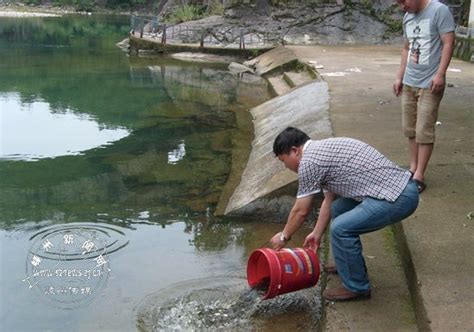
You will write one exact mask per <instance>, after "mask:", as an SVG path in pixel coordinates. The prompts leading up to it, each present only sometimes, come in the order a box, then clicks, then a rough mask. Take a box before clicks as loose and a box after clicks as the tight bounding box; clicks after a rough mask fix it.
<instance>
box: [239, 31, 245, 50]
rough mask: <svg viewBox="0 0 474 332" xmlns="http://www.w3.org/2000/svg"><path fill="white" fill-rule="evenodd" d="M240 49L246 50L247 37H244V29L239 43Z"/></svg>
mask: <svg viewBox="0 0 474 332" xmlns="http://www.w3.org/2000/svg"><path fill="white" fill-rule="evenodd" d="M239 48H240V49H244V50H245V37H244V31H243V30H240V44H239Z"/></svg>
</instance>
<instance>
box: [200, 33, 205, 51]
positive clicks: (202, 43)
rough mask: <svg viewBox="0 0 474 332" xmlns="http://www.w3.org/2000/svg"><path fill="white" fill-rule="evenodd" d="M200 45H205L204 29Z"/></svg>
mask: <svg viewBox="0 0 474 332" xmlns="http://www.w3.org/2000/svg"><path fill="white" fill-rule="evenodd" d="M200 46H201V47H204V29H203V30H201V43H200Z"/></svg>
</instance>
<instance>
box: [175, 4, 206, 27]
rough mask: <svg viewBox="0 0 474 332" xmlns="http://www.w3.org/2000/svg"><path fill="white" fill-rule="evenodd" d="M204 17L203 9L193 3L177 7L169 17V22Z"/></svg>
mask: <svg viewBox="0 0 474 332" xmlns="http://www.w3.org/2000/svg"><path fill="white" fill-rule="evenodd" d="M201 17H202V11H201V10H200V8H199V7H197V6H193V5H184V6H179V7H176V8H175V9H174V10H173V11H172V12H171V14H170V15H169V16H168V17H167V19H166V20H167V21H168V22H169V23H181V22H187V21H193V20H197V19H199V18H201Z"/></svg>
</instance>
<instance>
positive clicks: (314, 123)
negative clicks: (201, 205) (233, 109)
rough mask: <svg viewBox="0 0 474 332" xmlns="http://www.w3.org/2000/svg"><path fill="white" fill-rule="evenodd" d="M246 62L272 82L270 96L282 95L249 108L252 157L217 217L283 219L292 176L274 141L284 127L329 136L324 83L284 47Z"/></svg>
mask: <svg viewBox="0 0 474 332" xmlns="http://www.w3.org/2000/svg"><path fill="white" fill-rule="evenodd" d="M247 64H249V65H251V66H253V67H254V69H255V72H256V73H259V74H260V75H262V76H264V77H266V78H267V79H268V80H269V81H270V82H271V83H272V80H273V83H272V87H273V90H274V93H275V94H278V91H280V93H281V95H279V96H277V97H275V98H273V99H271V100H269V101H267V102H266V103H264V104H262V105H259V106H257V107H255V108H253V109H251V110H250V113H251V114H252V118H253V124H254V133H255V137H254V140H253V142H252V148H251V152H250V156H249V159H248V161H247V165H246V167H245V169H244V171H243V174H242V176H241V180H240V183H239V184H238V185H237V187H236V188H235V190H234V192H233V193H232V195H231V196H230V198H228V199H226V198H223V199H222V200H221V202H220V204H219V206H218V209H217V213H218V214H219V213H223V214H226V215H260V214H266V215H269V214H272V215H286V213H287V212H288V209H289V208H290V207H291V205H292V203H293V200H294V190H292V189H291V185H292V184H294V183H295V180H296V174H295V173H293V172H290V171H288V170H286V169H285V168H284V167H283V165H282V164H281V162H279V161H278V160H277V159H276V158H275V156H274V155H273V152H272V151H273V150H272V148H273V141H274V139H275V136H276V134H278V133H279V132H280V131H282V130H283V129H285V128H286V127H288V126H294V127H298V128H300V129H302V130H304V131H305V132H307V133H308V135H310V136H311V137H314V138H316V139H318V138H319V139H320V138H327V137H330V136H332V129H331V125H330V122H329V94H328V87H327V83H326V82H325V81H323V80H320V79H318V78H316V79H313V77H317V74H316V73H315V72H311V70H310V69H309V68H306V66H304V65H301V66H298V64H297V59H296V57H295V55H294V53H293V52H292V51H291V50H288V49H286V48H284V47H280V48H276V49H274V50H272V51H270V52H268V53H266V54H264V55H262V56H260V57H258V58H256V59H255V60H253V61H251V62H249V63H247ZM275 82H276V83H275ZM276 84H278V88H277V89H275V86H276ZM276 90H278V91H276ZM289 187H290V188H289Z"/></svg>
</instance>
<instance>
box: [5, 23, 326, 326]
mask: <svg viewBox="0 0 474 332" xmlns="http://www.w3.org/2000/svg"><path fill="white" fill-rule="evenodd" d="M128 30H129V18H127V17H120V16H105V15H104V16H94V15H92V16H64V17H61V18H14V19H13V18H2V19H1V21H0V57H1V59H2V61H1V62H0V76H1V80H0V112H1V117H0V119H1V142H0V241H1V242H0V245H1V263H2V269H1V272H0V273H1V281H0V283H1V285H2V287H1V299H0V305H1V313H0V315H1V317H0V322H1V323H0V327H1V329H2V330H5V331H32V330H49V331H59V330H64V329H67V330H71V331H84V330H116V331H134V330H143V331H151V330H183V329H185V330H202V329H227V330H228V329H242V328H245V329H247V330H254V329H274V328H275V326H278V327H282V326H283V327H285V328H292V329H307V328H312V327H314V326H315V324H317V320H318V313H319V302H318V300H317V299H316V297H315V296H314V297H312V298H310V299H307V298H306V297H305V296H307V295H288V296H281V297H279V298H278V299H275V300H270V301H265V302H261V301H260V300H259V298H258V296H256V295H255V294H253V293H252V292H250V291H249V290H248V289H247V286H246V280H245V267H246V260H247V258H248V256H249V254H250V252H251V251H252V250H254V249H256V248H259V247H261V246H263V245H265V243H266V241H267V240H268V239H269V238H270V237H271V236H272V235H273V234H274V233H275V232H277V231H279V230H280V229H281V227H282V226H281V224H277V223H274V222H273V221H274V220H249V219H243V218H241V219H239V218H232V219H230V218H217V217H214V210H215V207H216V204H217V202H218V201H219V199H220V196H221V194H222V192H223V188H224V185H225V183H226V180H227V178H228V176H229V173H230V170H231V167H232V165H231V159H232V153H234V154H235V148H236V146H240V147H244V149H243V150H242V151H240V152H239V156H240V159H241V161H242V162H245V158H246V155H247V154H248V152H249V148H250V142H251V139H252V131H253V128H252V124H251V118H250V115H249V113H248V112H247V110H248V109H249V108H251V107H253V106H256V105H258V104H260V103H262V102H264V101H265V100H267V99H268V98H269V96H268V93H267V87H266V85H265V82H264V81H262V80H261V79H259V78H257V77H251V76H246V77H244V78H239V77H235V76H233V75H232V74H231V73H230V72H228V70H227V65H226V64H212V65H211V64H207V65H204V64H199V65H197V64H195V63H187V62H180V61H178V60H174V59H171V58H168V57H165V56H161V57H146V58H138V57H128V56H127V54H125V53H124V52H122V51H121V50H119V49H118V48H117V47H116V46H115V43H117V42H119V41H120V40H122V39H123V37H124V36H126V34H127V32H128ZM234 160H235V158H234ZM304 236H305V232H304V231H303V232H302V233H301V234H299V235H298V236H296V237H295V244H300V243H301V241H302V238H303V237H304ZM315 293H316V292H315ZM308 303H309V304H311V305H312V306H313V307H312V308H310V309H308V308H307V306H308Z"/></svg>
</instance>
